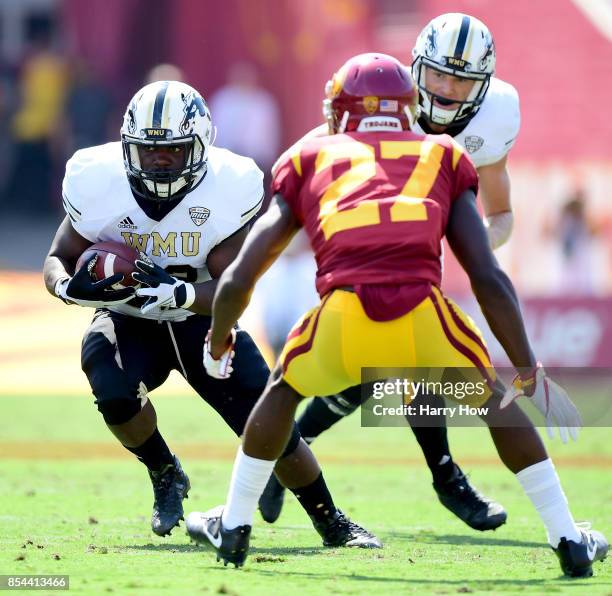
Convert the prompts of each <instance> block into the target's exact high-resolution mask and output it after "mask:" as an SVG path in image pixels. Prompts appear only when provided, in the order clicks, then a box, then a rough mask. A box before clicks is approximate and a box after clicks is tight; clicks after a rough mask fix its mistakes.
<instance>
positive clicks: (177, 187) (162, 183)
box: [122, 134, 208, 201]
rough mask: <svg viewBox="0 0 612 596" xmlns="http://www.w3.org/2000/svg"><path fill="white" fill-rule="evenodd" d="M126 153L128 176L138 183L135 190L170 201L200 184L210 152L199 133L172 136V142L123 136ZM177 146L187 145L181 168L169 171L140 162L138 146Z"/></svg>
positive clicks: (141, 193) (146, 197)
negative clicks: (145, 165)
mask: <svg viewBox="0 0 612 596" xmlns="http://www.w3.org/2000/svg"><path fill="white" fill-rule="evenodd" d="M122 141H123V155H124V161H125V163H126V167H127V170H128V176H129V177H130V178H132V179H133V180H134V181H135V182H137V184H134V185H133V186H132V188H133V190H134V192H135V193H136V194H138V195H140V196H141V197H143V198H145V199H149V200H153V201H170V200H176V199H180V198H182V197H184V196H185V195H186V194H187V193H188V192H190V191H191V190H193V189H194V188H195V187H196V186H197V184H199V183H200V182H201V181H202V179H203V177H204V174H205V173H206V158H207V153H208V151H207V150H205V149H204V144H203V143H202V140H201V138H200V136H199V135H197V134H192V135H188V136H186V137H182V138H178V139H173V140H172V142H168V141H165V140H164V141H158V140H147V141H143V140H138V141H136V140H133V139H131V138H129V137H127V136H126V135H122ZM160 145H161V146H167V147H174V146H177V145H182V146H184V148H185V153H184V158H183V164H182V166H181V167H180V168H177V169H172V170H168V169H165V168H160V169H148V170H147V169H144V168H143V166H142V163H141V158H140V153H139V148H140V149H141V150H142V148H145V147H158V146H160Z"/></svg>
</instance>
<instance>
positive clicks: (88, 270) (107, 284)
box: [55, 255, 135, 308]
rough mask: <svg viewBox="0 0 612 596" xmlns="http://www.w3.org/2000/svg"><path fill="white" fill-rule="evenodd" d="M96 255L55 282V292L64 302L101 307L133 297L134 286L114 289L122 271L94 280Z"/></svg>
mask: <svg viewBox="0 0 612 596" xmlns="http://www.w3.org/2000/svg"><path fill="white" fill-rule="evenodd" d="M97 260H98V255H94V256H93V257H91V259H89V261H87V262H86V263H85V264H84V265H83V266H82V267H81V268H80V269H79V270H78V271H77V272H76V273H75V274H74V276H73V277H68V278H64V279H61V280H59V281H58V282H57V283H56V284H55V294H56V296H57V297H58V298H61V299H62V300H63V301H64V302H65V303H66V304H78V305H79V306H89V307H92V308H102V307H104V306H113V305H116V304H125V303H126V302H127V301H128V300H131V299H132V298H133V297H134V294H135V290H134V288H122V289H120V290H114V289H112V288H111V286H112V285H113V284H116V283H119V282H120V281H121V280H122V279H123V274H122V273H115V275H111V276H110V277H107V278H106V279H101V280H100V281H95V280H94V278H93V276H92V271H93V270H94V268H95V266H96V261H97Z"/></svg>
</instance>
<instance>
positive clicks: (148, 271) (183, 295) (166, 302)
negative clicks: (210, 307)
mask: <svg viewBox="0 0 612 596" xmlns="http://www.w3.org/2000/svg"><path fill="white" fill-rule="evenodd" d="M136 268H137V269H138V271H137V272H135V273H132V277H133V278H134V279H135V280H136V281H137V282H139V283H141V284H144V285H145V286H147V287H141V288H138V289H137V290H136V295H137V296H142V297H145V298H147V301H146V302H145V303H144V304H143V305H142V307H141V308H140V312H141V313H142V314H143V315H146V314H147V313H150V312H151V311H153V310H157V309H159V310H162V309H168V308H189V307H190V306H191V305H192V304H193V303H194V301H195V288H194V287H193V284H190V283H186V282H184V281H181V280H180V279H176V277H172V275H170V274H169V273H167V272H166V271H165V270H164V269H163V268H162V267H160V266H159V265H157V264H156V263H153V262H146V261H141V260H137V261H136Z"/></svg>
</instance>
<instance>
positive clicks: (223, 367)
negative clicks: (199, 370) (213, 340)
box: [204, 329, 236, 379]
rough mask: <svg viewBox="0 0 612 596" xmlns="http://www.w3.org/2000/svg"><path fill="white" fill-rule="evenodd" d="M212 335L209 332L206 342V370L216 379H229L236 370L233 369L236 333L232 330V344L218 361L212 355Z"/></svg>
mask: <svg viewBox="0 0 612 596" xmlns="http://www.w3.org/2000/svg"><path fill="white" fill-rule="evenodd" d="M210 335H211V332H210V330H209V331H208V333H207V334H206V339H205V340H204V368H205V369H206V372H207V373H208V374H209V375H210V376H211V377H214V378H215V379H229V377H230V375H231V374H232V372H233V370H234V369H233V368H232V359H233V358H234V344H235V343H236V331H235V330H234V329H232V330H231V335H230V339H231V343H230V345H229V346H228V347H227V349H226V350H225V352H223V354H221V357H220V358H219V359H218V360H215V359H214V358H213V355H212V354H211V353H210Z"/></svg>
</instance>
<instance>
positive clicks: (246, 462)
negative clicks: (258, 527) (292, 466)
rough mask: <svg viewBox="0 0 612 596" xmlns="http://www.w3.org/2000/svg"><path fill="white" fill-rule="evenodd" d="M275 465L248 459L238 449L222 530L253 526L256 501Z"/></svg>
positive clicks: (222, 518) (251, 458) (274, 462)
mask: <svg viewBox="0 0 612 596" xmlns="http://www.w3.org/2000/svg"><path fill="white" fill-rule="evenodd" d="M275 465H276V461H268V460H267V459H256V458H254V457H249V456H248V455H245V454H244V453H243V452H242V446H241V447H239V448H238V453H237V454H236V459H235V461H234V469H233V471H232V480H231V482H230V487H229V492H228V493H227V501H226V503H225V507H224V509H223V516H222V517H221V521H222V522H223V527H224V528H226V529H228V530H233V529H234V528H236V527H238V526H244V525H248V526H252V525H253V517H254V515H255V510H256V509H257V501H259V497H260V496H261V493H262V492H263V490H264V488H265V487H266V484H267V483H268V480H269V479H270V476H271V474H272V471H273V470H274V466H275Z"/></svg>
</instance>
